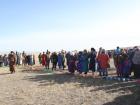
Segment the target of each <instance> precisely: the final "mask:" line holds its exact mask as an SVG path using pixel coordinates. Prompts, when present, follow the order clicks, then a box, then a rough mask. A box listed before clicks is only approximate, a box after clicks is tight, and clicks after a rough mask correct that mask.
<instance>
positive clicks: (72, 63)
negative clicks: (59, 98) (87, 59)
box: [68, 54, 76, 74]
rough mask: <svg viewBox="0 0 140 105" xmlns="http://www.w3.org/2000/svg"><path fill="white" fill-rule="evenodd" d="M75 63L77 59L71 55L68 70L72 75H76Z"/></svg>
mask: <svg viewBox="0 0 140 105" xmlns="http://www.w3.org/2000/svg"><path fill="white" fill-rule="evenodd" d="M75 62H76V58H75V56H74V55H73V54H71V55H70V59H69V66H68V70H69V72H70V73H71V74H74V72H75V70H76V65H75Z"/></svg>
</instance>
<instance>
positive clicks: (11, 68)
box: [9, 63, 15, 73]
mask: <svg viewBox="0 0 140 105" xmlns="http://www.w3.org/2000/svg"><path fill="white" fill-rule="evenodd" d="M9 69H10V72H11V73H13V72H15V65H14V64H13V63H10V64H9Z"/></svg>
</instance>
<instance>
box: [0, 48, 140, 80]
mask: <svg viewBox="0 0 140 105" xmlns="http://www.w3.org/2000/svg"><path fill="white" fill-rule="evenodd" d="M35 58H36V57H35V55H34V54H26V53H25V52H24V51H23V53H19V52H16V53H14V52H13V51H11V53H10V54H8V55H6V54H5V55H4V56H2V55H0V66H9V67H10V71H11V73H13V72H14V71H15V66H16V65H23V66H26V65H31V66H32V65H35V63H36V59H35ZM110 58H112V59H113V60H114V65H115V68H116V74H117V76H118V77H121V78H129V77H130V76H131V75H132V72H133V74H134V77H135V78H140V50H139V48H138V47H134V48H131V49H130V48H129V49H121V48H119V47H117V48H116V49H115V50H110V51H106V50H105V49H103V48H100V49H99V51H96V50H95V49H94V48H91V50H90V51H87V50H84V51H79V52H77V51H74V52H66V51H61V52H58V53H57V52H52V53H51V52H50V51H48V50H47V52H43V53H40V54H39V55H38V61H39V64H40V66H43V67H45V68H46V69H50V68H51V69H52V70H56V69H57V67H58V69H59V70H64V69H68V71H69V72H70V73H71V74H74V73H75V71H77V72H78V73H79V74H80V75H82V76H84V77H85V76H87V74H88V72H89V71H92V76H93V77H95V72H96V71H97V72H99V76H101V77H107V76H108V68H110Z"/></svg>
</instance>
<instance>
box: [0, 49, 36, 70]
mask: <svg viewBox="0 0 140 105" xmlns="http://www.w3.org/2000/svg"><path fill="white" fill-rule="evenodd" d="M20 65H22V66H26V65H30V66H32V65H35V55H33V54H26V53H25V52H24V51H23V53H19V52H16V53H15V52H13V51H11V52H10V53H9V54H4V55H3V56H2V55H0V67H3V66H5V67H6V66H9V68H10V71H11V73H14V72H15V66H20Z"/></svg>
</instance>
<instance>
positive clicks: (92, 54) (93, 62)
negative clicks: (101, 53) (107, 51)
mask: <svg viewBox="0 0 140 105" xmlns="http://www.w3.org/2000/svg"><path fill="white" fill-rule="evenodd" d="M89 58H90V62H89V69H90V70H91V71H92V76H93V77H94V72H95V68H96V50H95V49H94V48H91V52H90V55H89Z"/></svg>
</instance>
